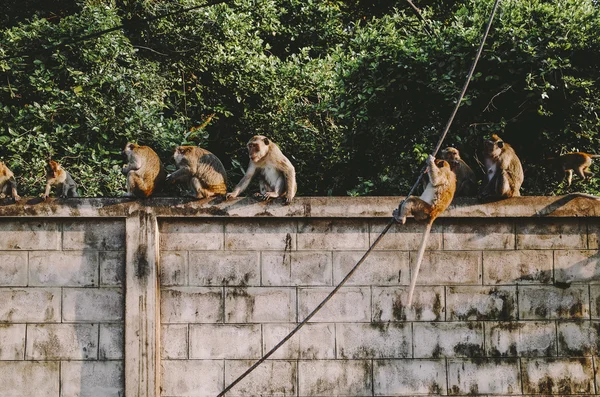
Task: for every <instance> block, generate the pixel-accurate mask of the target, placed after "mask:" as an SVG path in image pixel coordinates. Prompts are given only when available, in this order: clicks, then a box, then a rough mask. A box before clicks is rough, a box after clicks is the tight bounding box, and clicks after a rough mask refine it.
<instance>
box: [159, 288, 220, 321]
mask: <svg viewBox="0 0 600 397" xmlns="http://www.w3.org/2000/svg"><path fill="white" fill-rule="evenodd" d="M160 313H161V321H162V322H163V323H221V322H223V290H222V289H221V288H216V287H209V288H207V287H196V288H191V287H190V288H165V289H162V290H161V293H160Z"/></svg>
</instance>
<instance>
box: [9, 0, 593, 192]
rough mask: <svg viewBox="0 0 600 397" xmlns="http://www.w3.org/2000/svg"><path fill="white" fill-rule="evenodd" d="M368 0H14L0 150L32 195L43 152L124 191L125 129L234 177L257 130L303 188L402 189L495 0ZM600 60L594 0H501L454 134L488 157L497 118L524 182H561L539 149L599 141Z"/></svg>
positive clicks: (550, 188)
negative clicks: (45, 0)
mask: <svg viewBox="0 0 600 397" xmlns="http://www.w3.org/2000/svg"><path fill="white" fill-rule="evenodd" d="M371 3H372V2H371ZM371 3H369V2H362V1H353V2H349V1H345V2H342V1H334V0H325V1H317V0H302V1H301V0H291V1H290V0H285V1H283V0H233V1H230V2H228V3H227V4H220V5H215V6H210V7H206V8H201V9H197V10H194V11H189V12H184V13H179V14H176V15H171V16H169V17H167V18H161V19H158V20H156V21H152V22H144V20H145V19H147V18H149V17H152V16H156V15H161V14H164V13H171V12H174V11H176V10H181V9H182V8H186V7H191V6H195V5H199V4H202V1H200V0H178V1H174V2H160V1H148V0H122V1H119V2H115V3H107V2H101V1H97V0H87V1H85V0H80V1H73V0H70V1H67V0H64V1H58V2H52V6H50V5H47V6H46V7H41V8H40V7H37V6H36V4H37V3H35V2H34V3H27V4H29V5H27V4H26V6H25V7H22V8H18V7H17V4H14V5H13V6H11V7H10V10H9V12H8V14H7V15H10V16H11V18H5V19H4V20H0V57H3V56H8V55H13V54H21V53H24V54H27V55H23V56H21V57H17V58H12V59H8V60H0V122H1V124H0V159H3V160H5V161H6V162H7V163H8V165H9V166H10V167H11V168H12V169H13V171H14V172H15V174H16V175H17V176H18V182H19V184H20V191H22V192H23V193H25V194H29V195H37V194H39V193H41V191H42V188H43V162H44V160H45V159H46V157H47V156H49V155H51V156H52V158H54V159H56V160H57V161H59V162H61V163H63V164H64V166H65V167H66V168H67V169H69V170H70V171H71V173H72V174H73V176H74V178H75V179H76V180H77V182H79V184H80V185H81V189H80V190H81V193H82V194H83V195H86V196H96V195H102V196H118V195H120V194H121V193H122V191H123V189H124V178H123V176H122V175H121V174H120V172H119V170H120V167H121V165H122V159H121V157H120V151H121V149H122V147H123V146H124V144H125V143H126V142H127V141H129V140H131V141H135V142H138V143H141V144H147V145H150V146H152V147H153V148H155V150H156V151H157V152H158V153H159V155H160V156H161V158H162V159H163V161H165V163H167V164H169V162H170V155H171V153H172V149H173V147H174V146H176V145H180V144H198V145H200V146H203V147H206V148H207V149H209V150H211V151H213V152H214V153H215V154H216V155H217V156H218V157H219V158H221V159H222V161H223V162H224V164H225V166H226V168H228V170H229V176H230V179H231V181H230V183H231V184H232V185H233V184H235V183H236V182H237V180H238V178H239V177H240V176H241V175H242V173H243V170H244V168H245V166H246V164H247V161H248V160H247V154H246V153H245V143H246V142H247V140H248V139H249V138H250V137H251V136H252V135H255V134H264V135H267V136H269V137H270V138H272V139H273V140H274V141H275V142H277V143H278V144H279V145H280V146H281V148H282V150H283V151H284V153H285V154H286V155H287V156H288V157H290V159H291V160H292V162H293V163H294V164H295V166H296V170H297V175H298V186H299V193H300V194H303V195H331V194H349V195H367V194H369V195H392V194H405V193H406V192H407V191H408V189H409V188H410V186H411V185H412V184H413V183H414V180H415V179H416V177H417V173H418V171H419V170H420V168H421V164H422V162H423V161H424V159H425V158H426V156H427V154H428V153H429V152H431V150H432V149H433V147H434V145H435V144H436V143H437V139H438V137H439V134H440V132H441V131H442V129H443V127H444V126H445V123H446V121H447V119H448V117H449V115H450V112H451V110H452V108H453V106H454V101H455V100H456V97H457V94H458V92H459V90H460V89H461V87H462V84H463V82H464V81H463V80H464V78H465V75H466V73H467V70H468V68H469V66H470V64H471V61H472V59H473V57H474V54H475V50H476V48H477V46H478V44H479V40H480V38H481V34H482V29H483V26H484V25H485V23H486V22H487V18H488V16H489V11H490V7H491V4H492V2H491V1H489V0H468V1H464V2H452V1H425V0H423V1H420V2H418V1H417V2H415V3H416V4H417V5H418V6H419V7H420V8H421V12H422V16H423V17H424V18H425V19H426V20H427V21H428V22H427V24H426V27H425V25H424V23H423V22H422V21H421V19H420V18H418V17H417V16H416V14H415V13H414V11H413V10H412V9H411V8H410V7H408V6H407V4H406V2H403V1H402V2H401V1H394V2H382V3H378V4H371ZM107 4H108V5H107ZM394 7H397V8H394ZM9 20H10V21H13V22H11V23H10V24H9V22H8V21H9ZM14 21H17V22H14ZM120 24H123V25H124V26H125V28H124V29H122V30H117V31H114V32H111V33H109V34H106V35H102V36H100V37H98V38H94V39H91V40H88V41H84V42H78V43H76V44H66V45H64V46H60V47H57V48H51V47H52V46H53V45H55V44H58V43H61V42H69V39H70V38H74V37H80V36H83V35H86V34H90V33H93V32H97V31H99V30H102V29H107V28H111V27H113V26H117V25H120ZM46 48H51V49H50V50H44V49H46ZM598 64H600V16H599V8H598V5H597V4H596V3H595V2H594V1H593V0H557V1H554V2H549V1H544V0H527V1H523V0H504V1H502V3H501V8H500V10H499V12H498V15H497V17H496V20H495V21H494V25H493V28H492V31H491V34H490V37H489V39H488V44H487V45H486V48H485V51H484V53H483V56H482V58H481V60H480V63H479V65H478V68H477V71H476V74H475V76H474V77H473V80H472V82H471V86H470V88H469V91H468V92H467V96H466V97H465V100H464V101H463V103H462V106H461V108H460V110H459V112H458V115H457V118H456V120H455V122H454V124H453V126H452V129H451V130H450V134H449V137H448V140H447V142H446V143H447V144H454V145H455V146H457V147H458V148H459V149H460V150H461V153H462V154H463V157H464V159H465V160H466V161H467V162H468V163H469V164H470V165H471V166H472V167H473V168H474V169H475V170H476V172H480V171H479V168H478V167H477V165H476V164H477V163H476V155H478V154H479V153H480V147H481V141H482V138H483V137H484V136H487V135H489V134H490V133H498V134H500V135H501V136H502V137H503V138H504V139H505V140H506V142H509V143H511V144H512V145H513V146H514V147H515V149H516V151H517V153H518V154H519V155H520V157H521V159H522V161H523V164H524V168H525V173H526V178H525V184H524V192H523V193H524V194H554V193H563V192H565V189H566V186H565V184H564V182H559V181H558V180H557V178H556V175H554V174H553V173H552V172H549V171H548V170H547V168H548V167H547V166H548V164H547V162H546V159H547V158H548V157H554V156H556V155H558V154H560V153H564V152H567V151H570V150H582V151H588V152H592V153H597V152H600V150H599V149H598V148H599V147H600V145H599V144H600V137H599V133H600V118H599V117H598V114H597V111H598V110H597V109H598V108H599V107H600V106H599V105H600V103H599V102H600V92H599V90H600V84H599V77H600V76H599V72H598V68H597V65H598ZM169 168H171V169H173V166H172V165H169ZM572 189H576V190H585V191H588V192H593V193H598V192H599V191H600V190H599V189H600V185H599V184H598V183H596V182H593V183H588V184H585V185H583V184H580V183H579V182H577V183H575V184H574V186H573V187H572Z"/></svg>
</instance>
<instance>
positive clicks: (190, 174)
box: [166, 146, 227, 198]
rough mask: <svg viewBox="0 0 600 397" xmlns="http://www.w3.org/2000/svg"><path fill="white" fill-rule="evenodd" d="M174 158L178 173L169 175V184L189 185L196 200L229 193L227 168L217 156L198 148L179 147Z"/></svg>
mask: <svg viewBox="0 0 600 397" xmlns="http://www.w3.org/2000/svg"><path fill="white" fill-rule="evenodd" d="M173 157H174V158H175V164H176V165H177V171H175V172H173V173H172V174H169V175H167V179H166V181H167V182H170V183H174V182H184V183H187V184H188V186H189V188H190V189H191V190H192V191H193V192H194V197H196V198H205V197H212V196H215V195H225V194H226V193H227V185H226V181H227V175H226V172H225V167H224V166H223V163H221V160H219V159H218V158H217V156H215V155H214V154H212V153H211V152H209V151H208V150H205V149H202V148H199V147H196V146H179V147H177V148H176V149H175V154H174V155H173Z"/></svg>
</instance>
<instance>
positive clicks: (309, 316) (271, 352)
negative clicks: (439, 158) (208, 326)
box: [217, 0, 500, 397]
mask: <svg viewBox="0 0 600 397" xmlns="http://www.w3.org/2000/svg"><path fill="white" fill-rule="evenodd" d="M499 3H500V0H495V3H494V6H493V8H492V12H491V14H490V18H489V20H488V23H487V26H486V29H485V33H484V35H483V38H482V39H481V43H480V44H479V49H478V50H477V54H476V55H475V59H474V60H473V64H472V65H471V69H470V70H469V73H468V74H467V79H466V81H465V84H464V86H463V89H462V91H461V93H460V95H459V97H458V100H457V101H456V106H455V107H454V110H453V112H452V114H451V115H450V119H449V120H448V123H446V127H445V128H444V131H443V133H442V135H441V137H440V139H439V141H438V144H437V146H436V147H435V150H434V151H433V154H432V156H434V157H435V155H436V154H437V152H438V151H439V150H440V147H441V146H442V143H443V142H444V139H445V138H446V135H447V134H448V131H449V130H450V126H451V125H452V122H453V121H454V117H455V116H456V113H457V112H458V108H459V107H460V104H461V102H462V100H463V98H464V96H465V93H466V92H467V88H468V87H469V82H470V81H471V78H472V77H473V72H474V71H475V67H476V66H477V62H478V61H479V58H480V57H481V53H482V51H483V46H484V44H485V41H486V40H487V37H488V34H489V32H490V28H491V26H492V21H493V20H494V15H495V14H496V10H497V8H498V5H499ZM421 178H423V172H421V173H420V174H419V177H418V178H417V182H415V184H414V185H413V187H412V189H410V192H409V193H408V195H407V196H406V198H408V197H409V196H410V195H412V193H413V192H414V190H415V189H416V187H417V186H418V184H419V183H420V182H421ZM406 198H405V199H404V200H402V202H401V203H400V205H402V203H404V201H406ZM393 224H394V218H391V219H390V220H389V221H388V223H387V225H386V226H385V228H384V229H383V231H382V232H381V233H380V234H379V236H378V237H377V238H376V239H375V241H374V242H373V244H371V246H370V247H369V249H368V250H367V252H365V254H364V255H363V256H362V258H360V260H359V261H358V262H357V263H356V265H354V267H353V268H352V269H351V270H350V271H349V272H348V274H346V276H345V277H344V278H343V279H342V281H340V283H339V284H338V285H337V286H336V287H335V288H334V289H333V290H332V291H331V292H330V293H329V295H327V297H325V299H323V301H322V302H321V303H320V304H319V305H318V306H317V307H316V308H315V309H314V310H313V311H312V312H310V314H309V315H308V316H306V318H305V319H304V320H302V321H301V322H300V323H298V325H296V327H295V328H294V329H293V330H292V331H291V332H290V333H289V334H287V335H286V336H285V338H283V339H282V340H281V341H280V342H279V343H278V344H277V345H275V346H274V347H273V348H272V349H271V350H269V351H268V352H267V353H266V354H265V355H264V356H262V357H261V358H260V359H259V360H258V361H257V362H255V363H254V364H253V365H252V366H251V367H250V368H248V369H247V370H246V371H245V372H244V373H243V374H241V375H240V376H238V377H237V378H236V379H235V380H234V381H233V382H232V383H230V384H229V385H228V386H227V387H226V388H225V389H223V391H222V392H221V393H219V394H218V395H217V397H223V396H224V395H225V394H226V393H227V392H228V391H229V390H231V389H232V388H233V387H234V386H235V385H236V384H238V383H239V382H240V381H241V380H242V379H244V378H245V377H246V376H247V375H249V374H250V373H251V372H252V371H254V370H255V369H256V367H258V366H259V365H260V364H262V363H263V362H264V361H265V360H266V359H268V358H269V357H270V356H271V355H272V354H273V353H275V352H276V351H277V350H278V349H279V348H280V347H281V346H283V344H284V343H285V342H287V341H288V340H289V339H290V338H291V337H292V336H294V335H295V334H296V333H297V332H298V331H299V330H300V329H301V328H302V327H303V326H304V324H306V323H307V322H308V321H309V320H310V319H311V318H312V317H313V316H314V315H315V314H317V312H318V311H319V310H321V308H322V307H323V306H325V304H326V303H327V302H328V301H329V300H330V299H331V298H333V296H334V295H335V294H336V292H338V291H339V289H340V288H341V287H342V286H343V285H344V284H345V283H346V281H348V279H349V278H350V277H352V275H353V274H354V273H355V272H356V270H357V269H358V267H359V266H360V265H361V264H362V263H363V262H364V261H365V260H366V259H367V257H368V256H369V254H370V253H371V251H373V249H374V248H375V247H376V246H377V245H378V244H379V242H380V241H381V239H382V238H383V236H385V234H386V233H387V232H388V231H389V230H390V228H391V227H392V225H393Z"/></svg>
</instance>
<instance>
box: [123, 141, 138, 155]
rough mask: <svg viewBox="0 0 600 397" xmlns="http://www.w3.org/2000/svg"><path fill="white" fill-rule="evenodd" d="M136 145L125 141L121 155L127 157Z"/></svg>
mask: <svg viewBox="0 0 600 397" xmlns="http://www.w3.org/2000/svg"><path fill="white" fill-rule="evenodd" d="M137 146H138V145H136V144H135V143H131V142H127V145H125V148H124V149H123V156H125V157H127V158H129V156H131V153H133V151H134V149H135V148H136V147H137Z"/></svg>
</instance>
